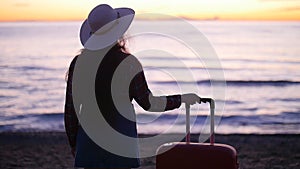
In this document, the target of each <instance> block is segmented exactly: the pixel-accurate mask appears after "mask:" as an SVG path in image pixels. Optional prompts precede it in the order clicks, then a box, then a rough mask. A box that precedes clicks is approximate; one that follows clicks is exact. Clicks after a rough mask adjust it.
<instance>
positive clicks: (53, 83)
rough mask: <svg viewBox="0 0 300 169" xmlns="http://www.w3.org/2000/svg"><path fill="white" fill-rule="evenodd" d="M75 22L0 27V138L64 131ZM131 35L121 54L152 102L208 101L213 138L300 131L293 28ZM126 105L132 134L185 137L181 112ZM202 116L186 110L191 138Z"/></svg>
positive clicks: (259, 24) (193, 27)
mask: <svg viewBox="0 0 300 169" xmlns="http://www.w3.org/2000/svg"><path fill="white" fill-rule="evenodd" d="M180 22H181V23H182V22H184V24H180ZM80 25H81V22H2V23H0V75H1V76H0V132H42V131H64V120H63V119H64V114H63V111H64V102H65V88H66V82H65V75H66V72H67V70H68V66H69V64H70V62H71V60H72V59H73V57H74V56H75V55H77V54H79V53H80V49H82V48H83V47H82V45H81V43H80V41H79V36H78V34H79V30H80ZM160 26H161V27H160ZM149 27H150V28H154V30H153V31H152V32H150V33H149V32H144V33H143V30H147V31H148V30H149ZM158 27H160V29H155V28H158ZM131 28H132V29H134V28H138V30H139V34H134V33H135V32H134V31H131ZM131 28H130V29H129V31H128V32H129V33H128V34H126V36H125V40H126V38H127V40H126V43H127V47H128V50H129V51H130V52H131V53H132V54H134V55H135V56H136V57H137V58H138V59H139V60H140V62H141V63H142V65H143V68H144V72H145V75H146V79H147V82H148V85H149V88H150V89H151V90H152V92H153V93H154V95H172V94H181V93H196V94H198V95H199V96H200V97H212V98H214V99H215V100H216V112H215V115H216V119H217V120H216V124H215V127H216V129H215V130H216V133H219V134H236V133H239V134H300V47H299V45H300V22H292V21H291V22H290V21H287V22H279V21H214V20H207V21H201V20H199V21H196V20H193V21H184V20H180V21H178V20H137V21H134V24H133V25H132V26H131ZM176 35H180V36H176ZM198 37H199V38H198ZM200 39H201V40H200ZM203 43H204V44H205V45H206V46H208V47H209V49H210V53H211V54H212V55H211V56H208V55H209V54H208V55H207V53H206V52H203V53H205V56H206V57H204V56H203V55H202V54H203V53H202V52H201V50H202V49H203V50H205V49H207V48H205V47H203ZM205 45H204V46H205ZM195 48H197V49H195ZM212 58H213V59H212ZM211 60H213V62H215V63H217V64H209V63H210V62H209V61H211ZM186 72H187V74H186ZM220 81H221V83H219V82H220ZM215 82H218V83H215ZM218 84H222V85H218ZM134 106H135V109H136V114H137V125H138V132H139V133H143V134H157V133H164V132H166V133H167V132H171V133H172V132H179V133H182V132H185V120H186V118H185V106H184V105H182V106H181V107H180V108H179V109H176V110H171V111H166V112H147V111H144V110H143V109H142V108H140V107H139V106H138V104H136V103H134ZM209 113H210V112H209V105H208V104H205V103H202V104H195V105H192V106H191V119H192V120H191V122H192V124H191V126H192V129H191V132H192V133H199V132H202V131H203V130H204V128H205V126H207V125H209V123H207V122H209V120H208V119H209V116H208V115H209ZM170 128H171V130H169V129H170Z"/></svg>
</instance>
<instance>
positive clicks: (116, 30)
mask: <svg viewBox="0 0 300 169" xmlns="http://www.w3.org/2000/svg"><path fill="white" fill-rule="evenodd" d="M114 10H115V11H116V12H118V13H119V16H120V18H118V20H114V21H111V22H109V23H107V24H106V25H104V26H103V27H101V28H100V29H99V30H97V31H96V32H95V33H93V34H91V31H92V29H91V27H90V25H89V23H88V21H87V19H86V20H85V21H84V22H83V24H82V26H81V28H80V41H81V44H82V45H83V46H84V48H86V49H89V50H99V49H103V48H105V47H107V46H109V45H112V44H113V43H115V42H117V40H119V39H120V38H121V37H122V36H123V34H124V33H125V32H126V31H127V29H128V28H129V26H130V24H131V22H132V20H133V18H134V14H135V12H134V10H132V9H130V8H115V9H114Z"/></svg>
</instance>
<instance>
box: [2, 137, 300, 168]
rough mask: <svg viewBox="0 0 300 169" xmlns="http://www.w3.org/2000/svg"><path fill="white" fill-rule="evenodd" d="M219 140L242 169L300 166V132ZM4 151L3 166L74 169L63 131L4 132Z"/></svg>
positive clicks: (149, 163)
mask: <svg viewBox="0 0 300 169" xmlns="http://www.w3.org/2000/svg"><path fill="white" fill-rule="evenodd" d="M196 138H198V136H197V135H192V140H195V139H196ZM216 142H218V143H224V144H230V145H232V146H234V147H235V148H236V149H237V151H238V160H239V164H240V168H241V169H254V168H255V169H258V168H259V169H272V168H274V169H275V168H276V169H287V168H288V169H298V168H300V135H217V136H216ZM145 149H147V147H142V148H141V151H144V150H145ZM0 150H1V151H0V159H1V161H0V168H1V169H7V168H31V169H33V168H42V169H48V168H49V169H50V168H51V169H53V168H73V162H74V159H73V157H72V155H71V153H70V149H69V146H68V142H67V138H66V135H65V133H63V132H40V133H1V134H0ZM140 169H155V157H150V158H145V159H142V166H141V167H140Z"/></svg>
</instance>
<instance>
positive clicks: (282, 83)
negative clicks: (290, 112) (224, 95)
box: [150, 80, 300, 87]
mask: <svg viewBox="0 0 300 169" xmlns="http://www.w3.org/2000/svg"><path fill="white" fill-rule="evenodd" d="M150 83H154V84H161V85H164V84H166V85H177V84H195V83H196V84H198V85H212V84H214V85H225V84H226V85H227V86H275V87H276V86H279V87H282V86H289V85H300V81H290V80H228V81H218V80H200V81H195V82H189V81H151V82H150Z"/></svg>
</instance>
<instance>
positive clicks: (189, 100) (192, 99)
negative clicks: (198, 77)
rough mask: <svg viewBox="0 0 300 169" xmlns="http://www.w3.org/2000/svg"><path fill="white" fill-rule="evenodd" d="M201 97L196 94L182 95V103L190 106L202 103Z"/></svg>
mask: <svg viewBox="0 0 300 169" xmlns="http://www.w3.org/2000/svg"><path fill="white" fill-rule="evenodd" d="M200 99H201V98H200V97H199V96H197V95H196V94H194V93H188V94H183V95H181V102H182V103H186V104H188V105H193V104H195V103H196V102H198V103H200Z"/></svg>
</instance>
